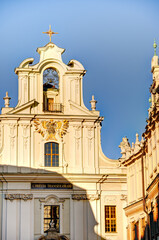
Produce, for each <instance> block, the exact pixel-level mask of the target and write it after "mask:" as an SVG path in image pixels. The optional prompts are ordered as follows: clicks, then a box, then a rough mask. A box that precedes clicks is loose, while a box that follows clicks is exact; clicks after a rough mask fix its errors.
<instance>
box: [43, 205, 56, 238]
mask: <svg viewBox="0 0 159 240" xmlns="http://www.w3.org/2000/svg"><path fill="white" fill-rule="evenodd" d="M46 206H47V207H51V217H50V218H46V217H45V207H46ZM53 207H57V208H58V214H59V217H58V218H57V219H58V221H59V228H58V231H57V232H58V233H60V205H56V204H55V205H50V204H45V205H44V214H43V231H44V233H45V232H46V231H47V230H48V229H49V228H48V229H46V230H45V219H48V220H53V219H55V218H53V217H52V208H53ZM55 229H56V228H55ZM56 230H57V229H56Z"/></svg>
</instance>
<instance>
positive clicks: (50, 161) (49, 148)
mask: <svg viewBox="0 0 159 240" xmlns="http://www.w3.org/2000/svg"><path fill="white" fill-rule="evenodd" d="M45 166H46V167H58V166H59V144H58V143H55V142H49V143H45Z"/></svg>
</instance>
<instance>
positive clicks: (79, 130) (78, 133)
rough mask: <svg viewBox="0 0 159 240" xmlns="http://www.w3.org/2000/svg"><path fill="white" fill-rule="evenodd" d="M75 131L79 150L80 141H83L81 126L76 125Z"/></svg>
mask: <svg viewBox="0 0 159 240" xmlns="http://www.w3.org/2000/svg"><path fill="white" fill-rule="evenodd" d="M73 127H74V130H75V136H74V137H75V142H76V146H77V149H79V146H80V139H81V125H74V126H73Z"/></svg>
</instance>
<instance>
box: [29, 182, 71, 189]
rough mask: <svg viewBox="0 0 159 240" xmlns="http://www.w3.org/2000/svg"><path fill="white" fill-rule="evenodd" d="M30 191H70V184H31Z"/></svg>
mask: <svg viewBox="0 0 159 240" xmlns="http://www.w3.org/2000/svg"><path fill="white" fill-rule="evenodd" d="M31 188H32V189H72V188H73V185H72V184H71V183H32V184H31Z"/></svg>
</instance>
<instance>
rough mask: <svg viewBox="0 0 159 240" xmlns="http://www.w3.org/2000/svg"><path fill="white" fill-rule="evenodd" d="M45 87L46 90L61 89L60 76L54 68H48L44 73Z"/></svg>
mask: <svg viewBox="0 0 159 240" xmlns="http://www.w3.org/2000/svg"><path fill="white" fill-rule="evenodd" d="M43 85H45V87H46V88H53V89H59V76H58V73H57V72H56V71H55V70H54V69H53V68H47V69H46V70H45V71H44V73H43Z"/></svg>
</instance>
